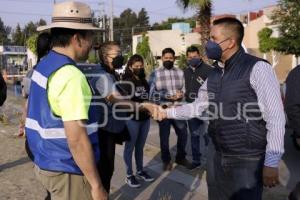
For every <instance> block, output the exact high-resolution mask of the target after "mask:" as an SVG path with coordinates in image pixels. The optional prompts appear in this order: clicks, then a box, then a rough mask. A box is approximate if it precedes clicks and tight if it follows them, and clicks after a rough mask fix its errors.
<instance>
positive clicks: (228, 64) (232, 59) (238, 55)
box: [224, 47, 245, 71]
mask: <svg viewBox="0 0 300 200" xmlns="http://www.w3.org/2000/svg"><path fill="white" fill-rule="evenodd" d="M244 55H245V50H244V49H243V48H242V47H240V49H239V50H238V51H237V52H236V53H235V54H233V55H232V56H231V57H230V58H229V59H228V60H226V62H225V65H224V69H225V71H228V70H229V69H230V68H231V67H232V66H234V65H235V63H236V62H237V61H238V60H239V59H240V58H241V57H242V56H244Z"/></svg>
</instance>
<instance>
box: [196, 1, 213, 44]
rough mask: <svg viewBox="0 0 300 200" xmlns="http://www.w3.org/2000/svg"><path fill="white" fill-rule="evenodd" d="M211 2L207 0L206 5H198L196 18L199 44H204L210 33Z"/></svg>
mask: <svg viewBox="0 0 300 200" xmlns="http://www.w3.org/2000/svg"><path fill="white" fill-rule="evenodd" d="M211 8H212V3H211V1H209V2H208V3H207V4H206V5H204V6H200V8H199V11H198V20H199V24H200V35H201V45H203V46H205V44H206V42H207V41H208V40H209V35H210V25H211V23H210V19H211Z"/></svg>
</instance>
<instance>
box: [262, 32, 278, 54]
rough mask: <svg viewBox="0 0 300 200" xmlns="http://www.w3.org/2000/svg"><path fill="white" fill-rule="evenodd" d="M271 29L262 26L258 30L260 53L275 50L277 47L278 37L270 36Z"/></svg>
mask: <svg viewBox="0 0 300 200" xmlns="http://www.w3.org/2000/svg"><path fill="white" fill-rule="evenodd" d="M272 33H273V30H272V29H270V28H263V29H262V30H260V31H259V32H258V40H259V50H260V51H261V52H262V53H268V52H270V51H272V50H276V49H277V47H278V39H277V38H272V37H271V35H272Z"/></svg>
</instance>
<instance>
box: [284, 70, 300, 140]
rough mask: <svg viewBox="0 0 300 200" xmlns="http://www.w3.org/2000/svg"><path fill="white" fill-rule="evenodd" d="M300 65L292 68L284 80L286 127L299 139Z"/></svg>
mask: <svg viewBox="0 0 300 200" xmlns="http://www.w3.org/2000/svg"><path fill="white" fill-rule="evenodd" d="M299 84H300V65H298V66H297V67H296V68H294V69H293V70H292V71H291V72H290V73H289V75H288V77H287V79H286V95H285V111H286V114H287V117H288V125H289V126H290V127H291V128H292V129H293V130H294V133H295V134H296V136H297V137H300V85H299Z"/></svg>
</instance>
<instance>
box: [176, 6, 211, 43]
mask: <svg viewBox="0 0 300 200" xmlns="http://www.w3.org/2000/svg"><path fill="white" fill-rule="evenodd" d="M177 3H178V4H179V5H180V6H181V7H183V8H184V9H186V8H188V7H192V8H196V9H197V21H199V24H200V27H201V32H200V34H201V44H203V45H205V44H206V41H207V40H208V39H209V34H210V19H211V16H212V14H211V13H212V0H177Z"/></svg>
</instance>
